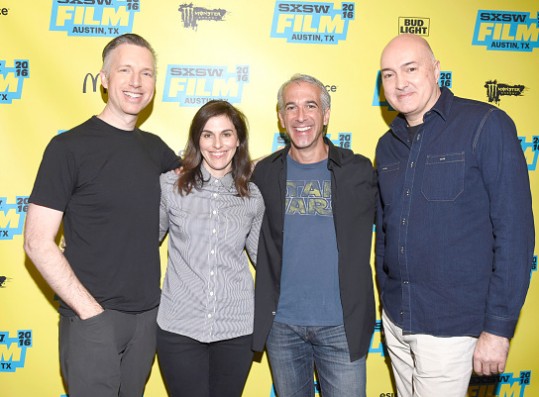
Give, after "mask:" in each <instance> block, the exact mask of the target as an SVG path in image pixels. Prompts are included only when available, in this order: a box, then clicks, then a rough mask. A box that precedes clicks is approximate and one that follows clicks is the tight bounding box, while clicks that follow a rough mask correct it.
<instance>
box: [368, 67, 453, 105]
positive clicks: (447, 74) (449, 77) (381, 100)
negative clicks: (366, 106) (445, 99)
mask: <svg viewBox="0 0 539 397" xmlns="http://www.w3.org/2000/svg"><path fill="white" fill-rule="evenodd" d="M438 85H439V86H440V87H447V88H452V87H453V72H451V71H448V70H442V71H440V77H438ZM382 87H383V85H382V73H381V72H380V71H379V72H378V74H377V76H376V84H375V86H374V95H373V98H372V106H382V107H383V106H387V108H388V110H390V111H394V110H395V109H393V108H392V107H391V105H390V104H389V102H388V101H387V100H386V97H385V95H384V90H383V88H382Z"/></svg>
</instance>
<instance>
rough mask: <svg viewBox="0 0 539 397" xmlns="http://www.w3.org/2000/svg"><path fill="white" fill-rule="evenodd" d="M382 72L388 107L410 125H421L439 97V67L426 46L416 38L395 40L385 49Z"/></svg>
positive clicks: (398, 38)
mask: <svg viewBox="0 0 539 397" xmlns="http://www.w3.org/2000/svg"><path fill="white" fill-rule="evenodd" d="M381 70H382V83H383V86H384V93H385V96H386V99H387V101H388V102H389V104H390V105H391V106H392V107H393V108H394V109H396V110H398V111H399V112H401V113H402V114H403V115H404V116H405V117H406V120H407V121H408V124H409V125H418V124H421V123H422V122H423V116H424V114H425V113H426V112H427V111H429V110H430V109H431V108H432V107H433V106H434V104H435V103H436V101H437V100H438V97H439V94H440V89H439V87H438V77H439V75H440V64H439V62H437V61H435V60H434V59H433V56H432V53H431V52H430V51H429V49H428V47H426V46H425V45H424V43H423V42H422V41H420V40H418V39H416V38H412V37H397V38H396V39H394V40H393V41H392V42H390V43H389V44H388V46H387V47H386V48H385V49H384V52H383V54H382V60H381Z"/></svg>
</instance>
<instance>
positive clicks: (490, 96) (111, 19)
mask: <svg viewBox="0 0 539 397" xmlns="http://www.w3.org/2000/svg"><path fill="white" fill-rule="evenodd" d="M126 32H135V33H138V34H140V35H142V36H144V37H145V38H146V39H148V40H149V41H150V43H152V45H153V46H154V48H155V50H156V52H157V54H158V59H157V63H158V75H157V91H156V96H155V99H154V101H153V102H152V104H151V106H150V107H149V109H147V111H145V113H144V115H143V117H142V120H141V121H142V125H141V127H142V129H144V130H147V131H151V132H154V133H156V134H158V135H160V136H161V137H162V138H163V139H164V140H165V141H166V142H167V143H168V144H169V146H170V147H172V148H173V149H174V150H176V151H178V152H181V151H182V150H183V148H184V145H185V143H186V138H187V131H188V127H189V124H190V121H191V119H192V117H193V115H194V113H195V111H196V110H197V109H198V107H200V106H201V105H202V104H204V103H205V102H207V101H208V100H210V99H215V98H220V99H227V100H228V101H230V102H232V103H234V104H235V105H237V106H238V107H239V108H240V109H241V110H242V111H244V113H245V114H246V115H247V117H248V119H249V123H250V138H251V141H250V147H251V151H252V157H253V158H257V157H260V156H263V155H266V154H269V153H270V152H272V151H274V150H276V149H278V148H280V147H281V146H282V145H283V142H282V140H281V138H280V136H279V128H278V119H277V114H276V93H277V89H278V88H279V86H280V85H281V83H282V82H284V81H285V80H287V79H288V78H289V77H290V76H291V75H292V74H294V73H297V72H299V73H306V74H311V75H314V76H316V77H317V78H319V79H320V80H321V81H323V82H324V83H325V84H326V85H327V89H328V91H329V92H330V94H331V96H332V102H333V106H332V113H331V115H332V117H331V120H330V124H329V129H328V134H329V138H330V139H331V140H332V141H333V142H335V143H336V144H337V145H339V146H342V147H347V148H350V149H352V150H354V151H356V152H359V153H362V154H364V155H366V156H367V157H369V158H371V159H373V154H374V148H375V145H376V142H377V140H378V138H379V137H380V136H381V135H382V134H383V133H384V132H385V131H386V130H387V128H388V124H389V123H390V121H391V120H392V118H393V117H395V115H396V113H395V112H394V111H393V110H392V109H390V107H389V106H388V104H387V102H386V101H385V98H384V96H383V92H382V91H381V85H380V80H379V73H378V69H379V58H380V53H381V51H382V49H383V47H384V45H385V44H386V43H387V42H388V41H389V40H390V39H391V38H392V37H394V36H395V35H397V34H401V33H413V34H417V35H421V36H424V37H425V38H426V39H427V40H429V42H430V44H431V46H432V48H433V50H434V52H435V54H436V56H437V58H438V59H439V60H440V62H441V69H442V73H441V76H440V81H439V83H440V85H442V86H447V87H450V88H451V89H452V90H453V92H454V93H455V94H456V95H458V96H462V97H468V98H473V99H477V100H480V101H484V102H490V103H492V104H493V105H494V106H497V107H499V108H501V109H503V110H504V111H506V112H507V113H508V114H509V115H510V116H511V117H512V118H513V119H514V121H515V123H516V126H517V129H518V133H519V137H520V140H521V144H522V150H523V151H524V153H525V156H526V159H527V162H528V169H529V176H530V180H531V185H532V193H533V195H534V209H535V213H536V214H537V213H539V183H538V177H537V175H538V172H539V171H538V170H537V165H538V156H539V129H538V127H537V124H536V122H535V121H534V120H533V117H534V112H537V110H538V109H539V74H538V73H537V70H538V67H539V38H538V36H539V4H538V3H537V2H536V1H530V0H496V1H492V0H476V1H473V2H472V1H467V0H453V1H451V2H439V1H431V2H425V1H422V0H409V1H406V2H404V1H394V0H389V1H386V2H380V1H378V0H355V1H344V2H328V1H320V2H313V1H280V0H261V1H239V0H218V1H210V0H194V1H193V2H191V1H189V2H182V0H161V1H150V0H41V1H30V0H26V1H25V0H0V156H1V160H2V161H1V172H0V258H1V261H0V390H1V391H0V394H1V395H2V396H7V397H19V396H21V397H22V396H24V397H29V396H36V397H37V396H39V397H41V396H51V397H61V396H64V395H65V394H66V391H65V388H64V385H63V384H62V378H61V374H60V369H59V364H58V329H57V325H58V314H57V310H56V308H57V302H56V301H55V298H54V293H53V292H52V291H51V289H50V288H48V287H47V285H46V284H45V283H44V281H43V280H42V278H41V276H40V275H39V274H38V273H37V272H36V270H35V269H34V267H33V265H32V264H31V263H30V262H29V260H28V258H26V256H25V254H24V252H23V249H22V243H23V238H22V232H23V225H24V221H25V215H26V211H27V205H28V196H29V194H30V192H31V189H32V186H33V182H34V178H35V176H36V172H37V168H38V166H39V163H40V161H41V157H42V154H43V150H44V148H45V146H46V145H47V143H48V142H49V140H50V139H51V138H52V137H53V136H54V135H56V134H59V133H62V132H63V131H65V130H67V129H70V128H71V127H73V126H75V125H78V124H79V123H80V122H82V121H84V120H86V119H87V118H89V116H91V115H94V114H97V113H99V112H100V111H101V109H102V108H103V106H104V100H105V96H104V94H103V91H102V89H101V87H100V83H99V79H98V73H99V70H100V67H101V58H100V56H101V51H102V49H103V47H104V45H105V44H106V43H107V42H108V41H109V40H110V39H111V37H113V36H116V35H118V34H122V33H126ZM143 210H144V209H141V211H143ZM165 246H166V244H164V245H163V247H162V249H161V250H162V252H161V254H162V266H163V270H164V267H165V265H166V248H165ZM456 249H458V248H457V247H456ZM534 263H535V264H534V268H533V270H532V272H531V285H530V290H529V293H528V297H527V300H526V303H525V306H524V309H523V311H522V314H521V317H520V322H519V325H518V328H517V331H516V334H515V337H514V339H513V340H512V343H511V351H510V355H509V361H508V363H507V368H506V370H505V372H504V373H503V374H500V375H499V376H495V377H488V378H478V377H473V378H472V380H471V383H470V388H469V396H470V397H488V396H499V397H510V396H512V397H517V396H518V397H534V396H538V395H539V379H536V377H537V376H539V360H538V357H539V347H538V346H539V344H538V342H537V335H536V332H535V331H536V329H537V327H539V319H538V317H536V314H534V313H535V310H536V308H535V305H536V304H537V303H538V302H539V285H538V283H539V281H538V280H537V278H538V277H539V275H537V274H536V269H537V255H536V256H535V262H534ZM534 308H535V309H534ZM313 310H316V308H313ZM367 377H368V378H367V395H368V396H369V397H374V396H376V397H378V396H380V397H390V396H391V397H394V396H396V393H395V389H394V386H393V384H392V380H391V375H390V370H389V362H388V357H387V355H386V354H385V352H384V348H383V343H382V339H381V332H380V322H379V321H378V322H377V325H376V327H375V328H374V329H373V337H372V344H371V349H370V353H369V356H368V360H367ZM313 387H315V388H316V385H314V386H313ZM165 395H166V393H165V389H164V386H163V381H162V378H161V376H160V373H159V368H158V366H157V364H155V365H154V368H153V370H152V374H151V377H150V380H149V383H148V386H147V388H146V392H145V396H146V397H160V396H165ZM244 396H245V397H270V396H274V392H273V390H272V380H271V374H270V371H269V367H268V365H267V361H266V356H265V355H262V356H261V357H259V358H258V359H257V361H255V362H254V364H253V367H252V370H251V372H250V375H249V378H248V381H247V385H246V388H245V392H244Z"/></svg>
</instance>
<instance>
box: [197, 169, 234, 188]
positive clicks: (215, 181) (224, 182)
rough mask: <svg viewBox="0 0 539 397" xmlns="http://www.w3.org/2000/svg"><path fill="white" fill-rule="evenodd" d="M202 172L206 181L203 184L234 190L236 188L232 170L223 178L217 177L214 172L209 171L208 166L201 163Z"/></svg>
mask: <svg viewBox="0 0 539 397" xmlns="http://www.w3.org/2000/svg"><path fill="white" fill-rule="evenodd" d="M200 172H201V173H202V179H203V181H204V183H203V185H206V186H208V185H209V186H222V187H224V188H225V189H227V190H232V189H233V188H234V178H233V177H232V171H231V172H229V173H228V174H226V175H225V176H223V177H221V178H215V177H214V176H213V175H212V174H210V173H209V171H208V170H207V169H206V167H204V164H201V165H200Z"/></svg>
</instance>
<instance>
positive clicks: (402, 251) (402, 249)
mask: <svg viewBox="0 0 539 397" xmlns="http://www.w3.org/2000/svg"><path fill="white" fill-rule="evenodd" d="M401 254H404V245H401Z"/></svg>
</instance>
